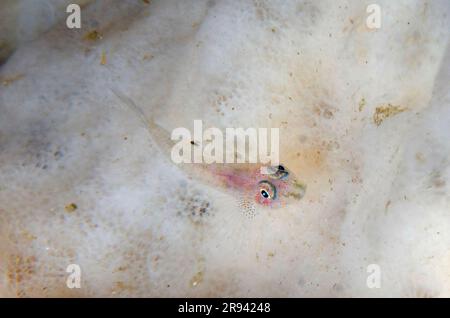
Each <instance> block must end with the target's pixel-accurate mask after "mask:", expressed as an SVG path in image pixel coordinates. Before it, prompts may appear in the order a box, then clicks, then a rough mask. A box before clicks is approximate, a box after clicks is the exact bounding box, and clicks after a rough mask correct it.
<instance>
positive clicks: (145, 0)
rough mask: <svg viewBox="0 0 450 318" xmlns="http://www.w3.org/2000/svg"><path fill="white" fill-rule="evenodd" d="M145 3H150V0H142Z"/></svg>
mask: <svg viewBox="0 0 450 318" xmlns="http://www.w3.org/2000/svg"><path fill="white" fill-rule="evenodd" d="M142 2H144V3H145V4H150V0H142Z"/></svg>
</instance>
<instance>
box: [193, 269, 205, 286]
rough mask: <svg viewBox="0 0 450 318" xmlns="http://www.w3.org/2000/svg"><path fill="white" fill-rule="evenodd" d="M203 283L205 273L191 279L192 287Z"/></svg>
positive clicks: (197, 274)
mask: <svg viewBox="0 0 450 318" xmlns="http://www.w3.org/2000/svg"><path fill="white" fill-rule="evenodd" d="M202 281H203V272H197V273H196V274H195V275H194V276H193V277H192V279H191V281H190V284H191V286H192V287H195V286H197V285H198V284H200V283H201V282H202Z"/></svg>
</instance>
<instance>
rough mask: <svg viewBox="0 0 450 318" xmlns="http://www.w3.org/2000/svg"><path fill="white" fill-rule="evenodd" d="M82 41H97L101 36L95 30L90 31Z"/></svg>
mask: <svg viewBox="0 0 450 318" xmlns="http://www.w3.org/2000/svg"><path fill="white" fill-rule="evenodd" d="M84 39H85V40H88V41H97V40H101V39H102V34H101V33H100V32H98V31H97V30H92V31H90V32H88V33H86V34H85V35H84Z"/></svg>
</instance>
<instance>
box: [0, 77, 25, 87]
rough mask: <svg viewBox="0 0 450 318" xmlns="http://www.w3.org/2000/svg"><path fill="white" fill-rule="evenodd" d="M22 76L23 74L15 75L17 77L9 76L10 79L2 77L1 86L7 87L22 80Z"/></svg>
mask: <svg viewBox="0 0 450 318" xmlns="http://www.w3.org/2000/svg"><path fill="white" fill-rule="evenodd" d="M24 76H25V75H24V74H17V75H14V76H11V77H4V78H2V79H0V80H1V82H2V85H3V86H9V85H11V84H12V83H13V82H15V81H18V80H20V79H22V78H23V77H24Z"/></svg>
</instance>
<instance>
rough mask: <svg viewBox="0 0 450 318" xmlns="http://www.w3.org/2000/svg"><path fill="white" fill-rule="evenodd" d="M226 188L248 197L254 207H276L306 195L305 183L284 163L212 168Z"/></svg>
mask: <svg viewBox="0 0 450 318" xmlns="http://www.w3.org/2000/svg"><path fill="white" fill-rule="evenodd" d="M215 175H216V176H220V177H221V178H222V180H223V182H224V183H225V186H226V187H227V188H232V189H235V190H237V191H239V192H240V193H241V194H242V197H245V198H251V201H253V202H254V203H255V204H256V205H257V206H262V207H270V208H278V207H282V206H286V205H288V204H292V203H293V202H295V201H298V200H300V199H301V198H303V196H304V195H305V190H306V186H305V185H304V184H303V183H301V182H300V181H299V180H298V179H297V177H296V176H295V175H294V174H293V173H292V172H291V171H289V170H288V169H287V168H286V167H285V166H283V165H276V166H269V167H261V166H249V167H245V168H236V167H235V166H234V167H233V168H230V169H220V171H219V170H216V171H215Z"/></svg>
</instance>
